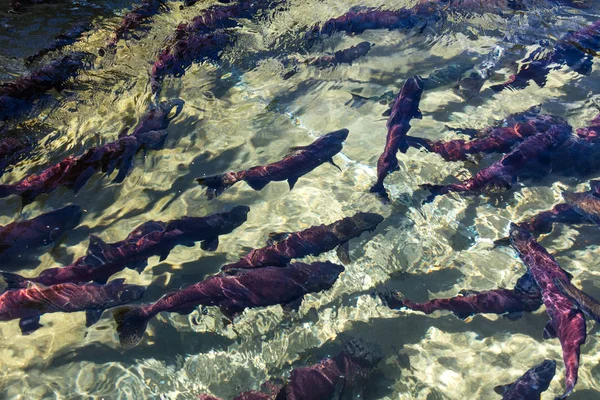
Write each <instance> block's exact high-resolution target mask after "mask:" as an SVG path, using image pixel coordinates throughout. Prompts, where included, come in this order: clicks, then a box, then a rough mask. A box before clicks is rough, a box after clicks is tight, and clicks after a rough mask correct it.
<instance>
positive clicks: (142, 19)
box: [99, 0, 167, 56]
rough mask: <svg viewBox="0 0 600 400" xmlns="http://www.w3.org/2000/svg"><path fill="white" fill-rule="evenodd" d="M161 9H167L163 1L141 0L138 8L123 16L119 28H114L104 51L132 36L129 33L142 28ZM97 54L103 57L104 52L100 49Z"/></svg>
mask: <svg viewBox="0 0 600 400" xmlns="http://www.w3.org/2000/svg"><path fill="white" fill-rule="evenodd" d="M161 9H167V6H166V5H165V2H164V1H163V0H143V1H142V3H141V4H140V5H139V6H137V7H135V8H134V9H133V10H131V11H129V12H128V13H127V14H125V16H124V17H123V19H122V20H121V22H120V23H119V26H117V28H115V30H114V32H113V34H112V37H111V38H110V40H109V41H108V43H107V45H106V49H107V50H112V49H114V48H115V47H116V46H117V43H118V42H119V40H121V39H125V38H127V37H129V36H133V34H132V33H131V31H133V30H135V29H139V28H140V27H142V26H143V25H144V23H146V22H147V21H149V20H150V19H151V18H152V17H153V16H154V15H156V14H158V13H159V12H160V10H161ZM99 54H100V56H104V54H105V50H104V49H101V50H100V52H99Z"/></svg>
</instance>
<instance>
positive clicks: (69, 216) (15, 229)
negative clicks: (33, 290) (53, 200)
mask: <svg viewBox="0 0 600 400" xmlns="http://www.w3.org/2000/svg"><path fill="white" fill-rule="evenodd" d="M82 214H83V210H82V209H81V207H79V206H77V205H70V206H66V207H63V208H61V209H59V210H55V211H50V212H47V213H45V214H42V215H40V216H38V217H35V218H33V219H30V220H26V221H18V222H12V223H10V224H8V225H6V226H0V260H1V261H2V262H3V264H4V265H3V266H4V267H5V265H6V264H5V263H7V261H8V260H17V259H21V258H28V257H29V256H31V255H32V253H35V250H36V249H38V248H40V247H44V246H48V245H50V244H52V243H54V242H55V241H56V240H58V239H59V238H60V237H61V236H62V235H63V234H64V233H65V232H67V231H69V230H71V229H73V228H75V227H76V226H77V225H78V224H79V222H81V216H82Z"/></svg>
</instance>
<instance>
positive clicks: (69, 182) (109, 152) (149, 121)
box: [0, 100, 183, 205]
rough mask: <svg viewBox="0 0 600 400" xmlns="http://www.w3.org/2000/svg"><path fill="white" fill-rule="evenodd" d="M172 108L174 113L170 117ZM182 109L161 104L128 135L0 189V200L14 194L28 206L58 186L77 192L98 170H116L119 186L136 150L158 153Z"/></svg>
mask: <svg viewBox="0 0 600 400" xmlns="http://www.w3.org/2000/svg"><path fill="white" fill-rule="evenodd" d="M175 107H176V110H175V113H174V114H173V115H171V111H172V110H173V108H175ZM182 107H183V101H182V100H171V101H166V102H163V103H160V104H159V106H158V107H156V108H152V109H151V110H150V111H149V112H148V113H146V115H144V117H142V120H141V121H140V122H139V124H138V125H137V126H136V128H135V129H134V130H133V132H132V133H131V134H129V135H127V134H126V132H123V133H121V134H120V135H119V136H120V137H119V139H117V140H116V141H114V142H111V143H107V144H105V145H103V146H100V147H92V148H90V149H88V150H86V151H85V153H83V154H82V155H80V156H69V157H67V158H65V159H64V160H62V161H60V162H59V163H58V164H55V165H53V166H51V167H49V168H46V169H45V170H43V171H42V172H40V173H39V174H37V175H36V174H33V175H29V176H28V177H26V178H25V179H23V180H22V181H20V182H18V183H15V184H8V185H0V197H7V196H10V195H13V194H16V195H19V196H21V198H22V202H23V205H27V204H29V203H31V202H33V200H35V198H36V197H37V196H39V195H40V194H43V193H50V192H52V191H54V190H55V189H57V188H58V187H61V186H67V187H69V188H72V189H73V190H74V191H75V192H77V191H79V189H81V188H82V187H83V185H85V183H86V182H87V181H88V180H89V179H90V178H91V177H92V176H93V175H94V173H96V171H98V170H101V171H102V172H105V173H106V174H107V175H110V174H111V173H112V172H113V171H114V170H115V169H118V171H119V172H118V173H117V176H116V177H115V178H114V179H113V182H114V183H120V182H122V181H123V180H124V179H125V177H126V176H127V175H128V174H129V172H130V171H131V169H132V168H133V159H134V157H135V155H136V153H137V152H138V151H139V150H142V149H143V150H144V151H147V150H157V149H160V148H161V147H162V146H163V144H164V142H165V139H166V136H167V132H166V130H165V129H166V128H167V126H168V125H169V123H170V122H171V120H172V119H173V118H175V117H176V116H177V115H178V114H179V113H180V112H181V108H182Z"/></svg>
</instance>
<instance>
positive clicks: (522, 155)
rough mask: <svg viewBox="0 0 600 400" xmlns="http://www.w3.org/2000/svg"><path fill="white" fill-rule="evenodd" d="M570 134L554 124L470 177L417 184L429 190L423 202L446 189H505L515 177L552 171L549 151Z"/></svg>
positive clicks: (445, 191) (544, 173)
mask: <svg viewBox="0 0 600 400" xmlns="http://www.w3.org/2000/svg"><path fill="white" fill-rule="evenodd" d="M570 136H572V135H571V127H570V126H569V125H565V124H563V125H554V126H552V127H551V128H550V129H549V130H548V131H546V132H543V133H539V134H537V135H534V136H531V137H529V138H527V139H526V140H525V141H523V142H521V143H519V144H518V145H517V146H516V147H515V148H514V149H513V150H512V151H511V152H510V153H508V154H506V155H505V156H504V157H502V158H501V159H500V160H499V161H496V162H495V163H493V164H492V165H490V166H489V167H487V168H484V169H482V170H480V171H479V172H477V174H475V175H474V176H473V177H472V178H470V179H467V180H465V181H463V182H461V183H454V184H450V185H430V184H425V185H421V187H422V188H424V189H427V190H429V191H430V192H431V195H430V196H429V197H427V199H426V200H425V203H429V202H431V201H433V200H434V199H435V198H436V197H437V196H440V195H443V194H447V193H450V192H471V193H479V192H482V191H484V190H489V189H502V190H507V189H510V188H511V187H512V185H513V184H514V183H515V182H516V181H517V179H518V178H525V177H532V178H535V177H540V176H544V175H547V174H548V173H549V172H550V171H551V170H553V166H554V164H553V162H552V161H553V158H552V152H553V151H555V150H556V149H558V147H559V146H560V145H562V144H563V143H564V142H565V141H566V140H567V139H569V137H570Z"/></svg>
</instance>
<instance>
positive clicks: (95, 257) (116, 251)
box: [0, 206, 250, 289]
mask: <svg viewBox="0 0 600 400" xmlns="http://www.w3.org/2000/svg"><path fill="white" fill-rule="evenodd" d="M249 211H250V209H249V208H248V207H246V206H237V207H234V208H233V209H232V210H231V211H223V212H217V213H214V214H210V215H207V216H206V217H184V218H181V219H177V220H173V221H169V222H160V221H151V222H146V223H144V224H142V225H140V226H138V227H137V228H136V229H135V230H134V231H133V232H131V233H130V234H129V235H128V236H127V238H126V239H125V240H122V241H119V242H116V243H112V244H107V243H104V242H103V241H102V240H101V239H100V238H99V237H97V236H91V237H90V244H89V247H88V251H87V254H86V255H85V256H83V257H80V258H78V259H77V260H76V261H75V262H74V263H72V264H71V265H67V266H65V267H61V268H49V269H45V270H44V271H42V272H41V273H40V274H39V275H38V276H37V277H33V278H25V277H23V276H21V275H17V274H13V273H10V272H0V276H2V278H3V279H4V281H5V284H6V286H7V288H8V289H15V288H24V287H27V286H28V285H30V284H31V283H38V284H43V285H55V284H58V283H66V282H70V283H83V282H89V281H94V282H97V283H105V282H106V281H107V280H108V279H109V278H110V277H111V276H112V275H114V274H116V273H117V272H119V271H122V270H124V269H125V268H131V269H135V270H137V271H138V272H141V271H143V270H144V268H146V266H147V265H148V258H150V257H152V256H160V260H161V261H162V260H164V259H165V258H167V256H168V255H169V253H170V252H171V250H172V249H173V248H174V247H176V246H178V245H184V246H193V245H194V243H195V242H200V241H201V242H202V244H201V247H202V249H203V250H207V251H215V250H216V249H217V246H218V243H219V236H220V235H225V234H228V233H230V232H232V231H233V230H234V229H235V228H237V227H239V226H240V225H242V224H243V223H244V222H245V221H246V218H247V214H248V212H249Z"/></svg>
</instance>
